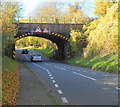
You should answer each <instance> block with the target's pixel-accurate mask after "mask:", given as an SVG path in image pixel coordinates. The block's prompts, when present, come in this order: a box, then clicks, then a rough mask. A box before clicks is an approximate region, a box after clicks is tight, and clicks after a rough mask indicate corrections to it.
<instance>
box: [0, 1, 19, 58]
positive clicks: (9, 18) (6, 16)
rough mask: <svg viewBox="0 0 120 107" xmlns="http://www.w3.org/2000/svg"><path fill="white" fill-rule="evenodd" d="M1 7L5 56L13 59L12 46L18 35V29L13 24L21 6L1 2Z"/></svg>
mask: <svg viewBox="0 0 120 107" xmlns="http://www.w3.org/2000/svg"><path fill="white" fill-rule="evenodd" d="M0 7H1V8H0V12H1V14H2V17H1V20H2V35H3V39H2V40H3V54H5V55H7V56H10V57H11V56H12V52H11V51H12V47H13V46H12V45H13V43H14V42H15V41H14V36H15V35H16V34H17V28H16V26H15V25H14V24H13V22H14V20H15V19H14V18H15V16H16V14H17V12H18V10H19V5H18V4H17V3H12V2H1V4H0Z"/></svg>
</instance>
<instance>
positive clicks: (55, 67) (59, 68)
mask: <svg viewBox="0 0 120 107" xmlns="http://www.w3.org/2000/svg"><path fill="white" fill-rule="evenodd" d="M55 68H59V69H62V70H66V69H64V68H60V67H58V66H55Z"/></svg>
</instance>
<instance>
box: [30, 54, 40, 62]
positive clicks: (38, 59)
mask: <svg viewBox="0 0 120 107" xmlns="http://www.w3.org/2000/svg"><path fill="white" fill-rule="evenodd" d="M33 61H40V62H42V56H41V55H40V54H35V55H32V57H31V62H33Z"/></svg>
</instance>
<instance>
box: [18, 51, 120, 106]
mask: <svg viewBox="0 0 120 107" xmlns="http://www.w3.org/2000/svg"><path fill="white" fill-rule="evenodd" d="M21 51H22V50H21V49H16V52H17V57H20V59H21V60H22V61H24V62H25V64H26V65H27V66H28V67H29V68H30V69H31V70H32V71H33V72H34V73H35V74H36V75H37V76H38V77H40V78H43V79H44V81H45V83H46V84H48V85H49V86H50V87H51V88H53V91H54V92H55V93H56V95H58V97H59V99H61V102H62V103H63V104H67V105H118V91H119V90H120V88H118V75H117V74H111V73H107V72H100V71H95V70H91V69H88V68H81V67H77V66H72V65H68V64H64V63H59V62H55V61H51V60H49V58H47V57H46V56H44V55H43V54H42V57H43V62H31V61H30V57H31V55H32V54H33V53H38V52H37V51H33V50H29V54H21Z"/></svg>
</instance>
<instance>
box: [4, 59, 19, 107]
mask: <svg viewBox="0 0 120 107" xmlns="http://www.w3.org/2000/svg"><path fill="white" fill-rule="evenodd" d="M2 68H3V69H2V105H3V106H8V105H12V106H13V105H15V104H16V103H17V94H18V92H19V63H18V62H16V61H15V60H12V59H11V58H8V57H3V66H2Z"/></svg>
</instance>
